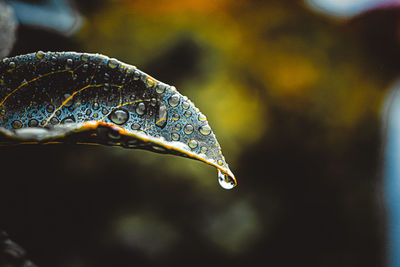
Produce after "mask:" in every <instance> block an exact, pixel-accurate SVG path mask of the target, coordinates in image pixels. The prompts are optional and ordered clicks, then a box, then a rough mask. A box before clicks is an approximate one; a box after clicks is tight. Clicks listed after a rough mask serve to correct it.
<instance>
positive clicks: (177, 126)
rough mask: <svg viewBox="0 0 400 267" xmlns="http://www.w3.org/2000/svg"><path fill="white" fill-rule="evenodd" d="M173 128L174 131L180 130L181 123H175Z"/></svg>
mask: <svg viewBox="0 0 400 267" xmlns="http://www.w3.org/2000/svg"><path fill="white" fill-rule="evenodd" d="M175 130H176V131H178V132H179V131H180V130H182V125H181V124H180V123H177V124H176V125H175Z"/></svg>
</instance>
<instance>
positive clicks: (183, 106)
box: [182, 101, 189, 109]
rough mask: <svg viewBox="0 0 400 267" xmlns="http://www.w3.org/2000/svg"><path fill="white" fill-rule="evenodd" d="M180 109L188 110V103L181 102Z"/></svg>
mask: <svg viewBox="0 0 400 267" xmlns="http://www.w3.org/2000/svg"><path fill="white" fill-rule="evenodd" d="M182 108H184V109H188V108H189V102H187V101H183V102H182Z"/></svg>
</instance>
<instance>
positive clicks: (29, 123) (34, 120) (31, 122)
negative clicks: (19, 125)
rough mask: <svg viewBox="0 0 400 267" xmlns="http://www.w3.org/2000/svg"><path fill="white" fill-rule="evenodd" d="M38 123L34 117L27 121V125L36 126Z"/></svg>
mask: <svg viewBox="0 0 400 267" xmlns="http://www.w3.org/2000/svg"><path fill="white" fill-rule="evenodd" d="M38 125H39V122H38V120H36V119H31V120H30V121H29V122H28V126H29V127H37V126H38Z"/></svg>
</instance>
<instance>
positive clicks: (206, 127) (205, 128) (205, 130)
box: [199, 124, 211, 135]
mask: <svg viewBox="0 0 400 267" xmlns="http://www.w3.org/2000/svg"><path fill="white" fill-rule="evenodd" d="M199 131H200V133H201V134H202V135H209V134H210V133H211V128H210V126H209V125H208V124H206V125H203V126H201V127H200V129H199Z"/></svg>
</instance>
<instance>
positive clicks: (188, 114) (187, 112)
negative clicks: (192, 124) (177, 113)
mask: <svg viewBox="0 0 400 267" xmlns="http://www.w3.org/2000/svg"><path fill="white" fill-rule="evenodd" d="M183 115H185V117H187V118H189V117H190V116H192V112H191V111H190V110H186V111H185V113H184V114H183Z"/></svg>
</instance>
